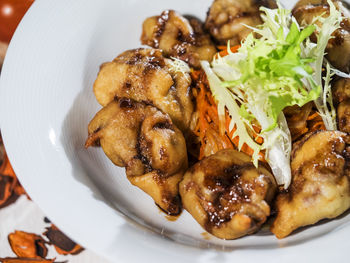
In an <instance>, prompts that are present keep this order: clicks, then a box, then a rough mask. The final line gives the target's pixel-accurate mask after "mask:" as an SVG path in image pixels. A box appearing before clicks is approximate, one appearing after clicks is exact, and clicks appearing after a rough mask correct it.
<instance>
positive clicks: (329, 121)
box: [304, 0, 349, 130]
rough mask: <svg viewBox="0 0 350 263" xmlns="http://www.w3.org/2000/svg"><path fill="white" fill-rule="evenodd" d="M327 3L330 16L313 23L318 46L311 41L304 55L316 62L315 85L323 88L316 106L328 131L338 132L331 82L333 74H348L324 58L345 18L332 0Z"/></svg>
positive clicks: (314, 65) (305, 47) (319, 17)
mask: <svg viewBox="0 0 350 263" xmlns="http://www.w3.org/2000/svg"><path fill="white" fill-rule="evenodd" d="M327 2H328V5H329V11H330V12H329V16H327V17H325V14H321V15H320V16H318V17H316V18H315V19H314V20H313V22H312V24H313V25H315V27H316V35H317V44H316V45H315V44H314V45H313V44H311V42H310V41H309V42H308V43H306V46H304V50H305V52H304V54H305V55H306V56H308V57H312V58H314V60H315V61H314V63H313V64H312V65H311V66H312V67H313V68H314V71H315V75H314V81H315V83H314V85H317V86H319V87H320V88H321V96H319V97H318V98H317V99H316V100H315V105H316V107H317V109H318V111H319V113H320V115H321V117H322V119H323V122H324V124H325V127H326V129H327V130H336V129H337V123H336V111H335V109H334V106H333V100H332V92H331V86H330V81H331V77H332V75H333V74H338V75H343V76H345V75H346V74H345V73H343V72H340V71H338V70H334V69H333V68H331V66H330V64H329V62H328V61H326V60H325V59H324V56H325V50H326V47H327V44H328V41H329V40H330V39H331V38H332V34H333V32H334V31H335V30H337V29H338V28H340V23H341V21H342V20H343V18H344V17H343V16H342V13H341V12H340V11H338V10H337V9H336V7H335V6H334V4H333V2H332V1H331V0H328V1H327ZM318 24H321V27H319V26H318ZM324 64H326V77H325V78H322V68H323V65H324ZM345 77H349V76H345ZM314 85H307V84H306V87H308V88H309V89H312V88H313V86H314Z"/></svg>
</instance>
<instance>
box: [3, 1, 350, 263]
mask: <svg viewBox="0 0 350 263" xmlns="http://www.w3.org/2000/svg"><path fill="white" fill-rule="evenodd" d="M284 2H288V6H289V7H291V6H292V5H293V2H294V1H284ZM210 4H211V0H192V1H187V0H177V1H170V0H152V1H137V0H119V1H112V0H111V1H107V0H74V1H72V0H60V1H40V0H37V1H35V3H34V5H33V6H32V8H31V9H30V11H29V12H28V13H27V15H26V16H25V18H24V19H23V21H22V23H21V25H20V26H19V28H18V30H17V32H16V33H15V36H14V38H13V40H12V42H11V45H10V47H9V49H8V54H7V57H6V59H5V64H4V67H3V72H2V76H1V91H0V96H1V105H0V114H1V129H2V132H3V136H4V141H5V144H6V148H7V151H8V154H9V157H10V159H11V161H12V164H13V166H14V169H15V172H16V173H17V175H18V176H19V179H20V181H21V182H22V184H23V185H24V187H25V189H26V190H27V191H28V193H29V195H30V196H31V197H32V199H33V200H34V201H35V202H36V203H38V204H39V206H40V207H41V208H42V209H43V210H44V212H45V213H46V214H47V215H48V217H49V218H51V219H52V220H53V221H54V222H55V223H56V224H57V225H58V226H59V227H60V228H61V229H63V230H64V231H65V232H66V233H68V234H69V235H70V236H71V237H72V238H73V239H75V240H76V241H77V242H79V243H80V244H82V245H83V246H85V247H87V248H90V249H92V250H94V251H96V252H97V253H99V254H101V255H104V256H105V257H107V258H109V259H111V260H112V261H113V262H119V263H122V262H140V261H141V260H142V261H144V262H151V261H152V262H179V261H180V262H181V261H182V262H219V261H220V262H256V261H257V260H259V261H260V262H261V261H263V262H264V260H269V262H281V261H283V262H295V261H296V260H299V261H302V260H303V259H311V258H312V259H313V260H318V261H319V262H329V261H330V260H333V261H334V262H345V261H346V256H347V254H348V252H347V248H348V247H349V246H348V236H349V235H350V226H349V218H350V216H349V215H347V216H343V217H341V218H338V219H336V220H333V221H331V222H328V223H326V224H320V225H318V226H315V227H311V228H308V229H306V230H304V231H301V232H299V233H297V234H294V235H292V236H290V237H288V238H286V239H284V240H282V241H278V240H277V239H276V238H275V237H274V236H273V235H271V234H269V233H268V232H264V231H262V232H259V233H258V234H256V235H253V236H249V237H245V238H241V239H239V240H235V241H223V240H219V239H216V238H214V237H212V238H210V239H209V240H205V239H204V238H203V236H202V234H201V233H203V232H204V230H203V229H201V227H200V226H199V225H198V224H197V223H196V222H195V221H194V220H193V219H192V217H191V216H190V215H189V214H188V213H186V212H183V213H182V215H181V217H180V218H179V219H178V220H177V221H175V222H169V221H167V220H166V219H165V217H164V215H163V214H162V213H160V212H159V210H158V208H157V207H156V206H155V205H154V203H153V201H152V200H151V198H150V197H148V196H147V195H145V194H144V193H143V192H142V191H141V190H139V189H138V188H135V187H132V186H131V185H130V183H129V182H128V181H127V180H126V178H125V175H124V169H121V168H117V167H114V166H113V165H112V164H111V162H110V161H109V160H108V159H107V158H106V157H105V155H104V154H103V152H102V150H101V149H89V150H85V149H84V147H83V145H84V141H85V139H86V136H87V124H88V122H89V121H90V119H91V118H92V117H93V116H94V114H95V113H96V112H97V110H98V109H99V108H100V106H99V105H98V104H97V102H96V100H95V98H94V95H93V93H92V84H93V81H94V80H95V78H96V74H97V72H98V70H99V65H100V64H101V63H102V62H105V61H110V60H112V59H113V58H114V57H115V56H116V55H118V54H119V53H120V52H122V51H124V50H126V49H130V48H135V47H139V46H140V43H139V37H140V34H141V25H142V21H143V20H144V19H145V18H146V17H148V16H151V15H158V14H160V12H161V11H162V10H164V9H168V8H171V9H175V10H178V11H179V12H181V13H182V14H191V15H196V16H198V17H200V18H201V19H204V16H205V14H206V11H207V9H208V7H209V6H210ZM158 233H161V234H163V235H159V234H158ZM173 240H176V242H175V241H173ZM223 250H225V251H223ZM309 262H310V261H309Z"/></svg>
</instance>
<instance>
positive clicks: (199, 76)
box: [192, 70, 264, 161]
mask: <svg viewBox="0 0 350 263" xmlns="http://www.w3.org/2000/svg"><path fill="white" fill-rule="evenodd" d="M192 79H193V80H194V81H195V83H197V90H198V94H197V96H196V101H197V111H198V113H199V116H198V122H197V125H196V127H195V129H194V133H195V135H196V136H198V137H199V140H200V144H201V145H200V151H199V156H198V159H199V160H201V159H203V158H204V157H206V156H208V155H210V154H213V153H215V152H217V151H219V150H222V149H236V148H238V143H239V137H238V136H236V137H235V138H232V137H233V134H234V132H235V130H236V128H235V127H234V128H233V130H231V131H230V129H229V126H230V122H231V118H230V116H229V114H228V113H227V112H226V114H225V127H224V131H223V132H220V121H219V115H218V110H217V105H216V103H215V100H214V98H213V96H212V94H211V92H210V89H209V84H208V81H207V79H206V75H205V73H204V71H202V70H197V71H193V72H192ZM254 129H255V130H254V131H253V132H252V136H253V137H254V138H255V140H256V141H257V142H258V143H263V139H262V138H261V137H259V136H258V135H257V133H258V132H260V128H259V127H257V126H254ZM241 151H242V152H245V153H247V154H248V155H250V156H252V155H253V153H254V151H253V150H252V149H251V148H249V146H248V145H246V144H244V145H243V146H242V149H241ZM259 159H260V160H262V161H264V154H263V153H260V155H259Z"/></svg>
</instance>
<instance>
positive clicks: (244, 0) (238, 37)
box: [205, 0, 277, 46]
mask: <svg viewBox="0 0 350 263" xmlns="http://www.w3.org/2000/svg"><path fill="white" fill-rule="evenodd" d="M261 6H265V7H268V8H277V5H276V2H275V1H274V0H215V1H214V3H213V4H212V6H211V7H210V9H209V12H208V16H207V19H206V21H205V28H206V29H207V30H209V32H210V34H211V35H212V36H213V37H214V39H215V40H216V41H217V43H218V44H221V45H226V44H227V41H228V40H230V44H231V46H234V45H238V44H240V43H241V41H242V40H244V39H245V38H246V37H247V35H248V34H249V33H251V32H252V30H251V29H249V28H247V27H246V26H245V25H248V26H252V27H255V26H257V25H259V24H261V23H262V20H261V18H260V11H259V8H260V7H261Z"/></svg>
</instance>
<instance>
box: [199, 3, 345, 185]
mask: <svg viewBox="0 0 350 263" xmlns="http://www.w3.org/2000/svg"><path fill="white" fill-rule="evenodd" d="M328 3H329V5H330V15H329V17H327V18H323V17H322V16H321V17H318V18H317V19H318V20H319V21H320V22H322V24H323V25H322V27H321V28H318V27H317V26H315V25H309V26H307V27H305V28H301V27H300V26H299V24H298V23H297V21H296V19H295V18H294V17H293V16H292V15H291V12H290V10H286V9H283V8H282V7H281V6H280V5H279V4H278V5H279V6H278V9H268V8H264V7H263V8H261V11H262V12H263V15H262V16H261V17H262V20H263V22H264V23H263V24H262V25H261V26H259V27H258V28H253V31H254V32H255V34H253V33H252V34H250V35H248V37H247V38H246V40H245V41H244V42H243V43H242V44H241V47H240V48H239V50H238V52H236V53H232V52H231V50H230V45H229V43H228V47H227V52H228V55H227V56H224V57H220V56H217V57H215V58H214V60H213V61H212V63H211V65H210V64H209V63H208V62H206V61H202V62H201V65H202V68H203V69H204V71H205V72H206V75H207V77H208V81H209V84H210V89H211V92H212V94H213V96H214V98H215V100H216V102H217V104H218V112H219V119H220V122H221V123H222V127H223V123H224V120H225V110H227V111H228V113H229V115H230V117H231V123H230V131H232V130H233V129H235V132H234V134H233V138H235V137H236V136H238V137H239V147H238V148H239V150H240V149H241V147H242V146H243V144H247V145H248V146H249V147H250V148H251V149H252V150H253V152H254V153H253V156H252V161H253V163H254V164H255V165H256V166H257V165H258V157H259V156H258V154H259V152H261V151H262V150H265V152H266V154H265V159H266V160H267V162H268V163H269V165H270V166H271V169H272V171H273V174H274V176H275V178H276V181H277V183H278V184H280V185H284V187H285V188H288V186H289V184H290V182H291V169H290V152H291V145H292V142H291V136H290V131H289V129H288V126H287V123H286V120H285V117H284V115H283V109H284V108H285V107H287V106H292V105H298V106H300V107H301V106H303V105H305V104H306V103H308V102H310V101H315V104H316V106H317V108H318V110H319V112H320V114H321V116H322V118H323V120H324V122H325V124H326V127H327V129H330V130H333V129H336V126H335V114H336V113H335V111H334V107H333V104H332V96H331V90H330V84H329V83H330V80H331V77H332V75H333V74H334V72H333V71H332V68H331V67H330V65H327V67H326V73H327V74H326V77H325V78H324V79H322V65H323V58H324V54H325V53H324V52H325V48H326V45H327V43H328V40H329V39H330V37H331V34H332V33H333V32H334V30H336V29H337V28H338V27H339V23H340V21H341V15H340V12H339V11H337V10H336V8H335V7H334V5H333V3H332V2H331V1H329V2H328ZM339 17H340V18H339ZM315 31H317V35H318V42H317V44H314V43H312V42H311V41H310V38H309V36H310V35H311V34H313V33H314V32H315ZM257 35H258V37H256V36H257ZM322 80H323V81H322ZM253 120H256V121H258V123H259V124H260V126H261V128H262V131H261V132H260V133H259V136H261V137H262V138H263V139H264V143H263V144H262V145H260V144H258V143H257V142H256V141H255V140H254V139H252V137H251V135H250V134H251V132H252V131H253V130H254V129H253V126H252V121H253Z"/></svg>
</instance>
